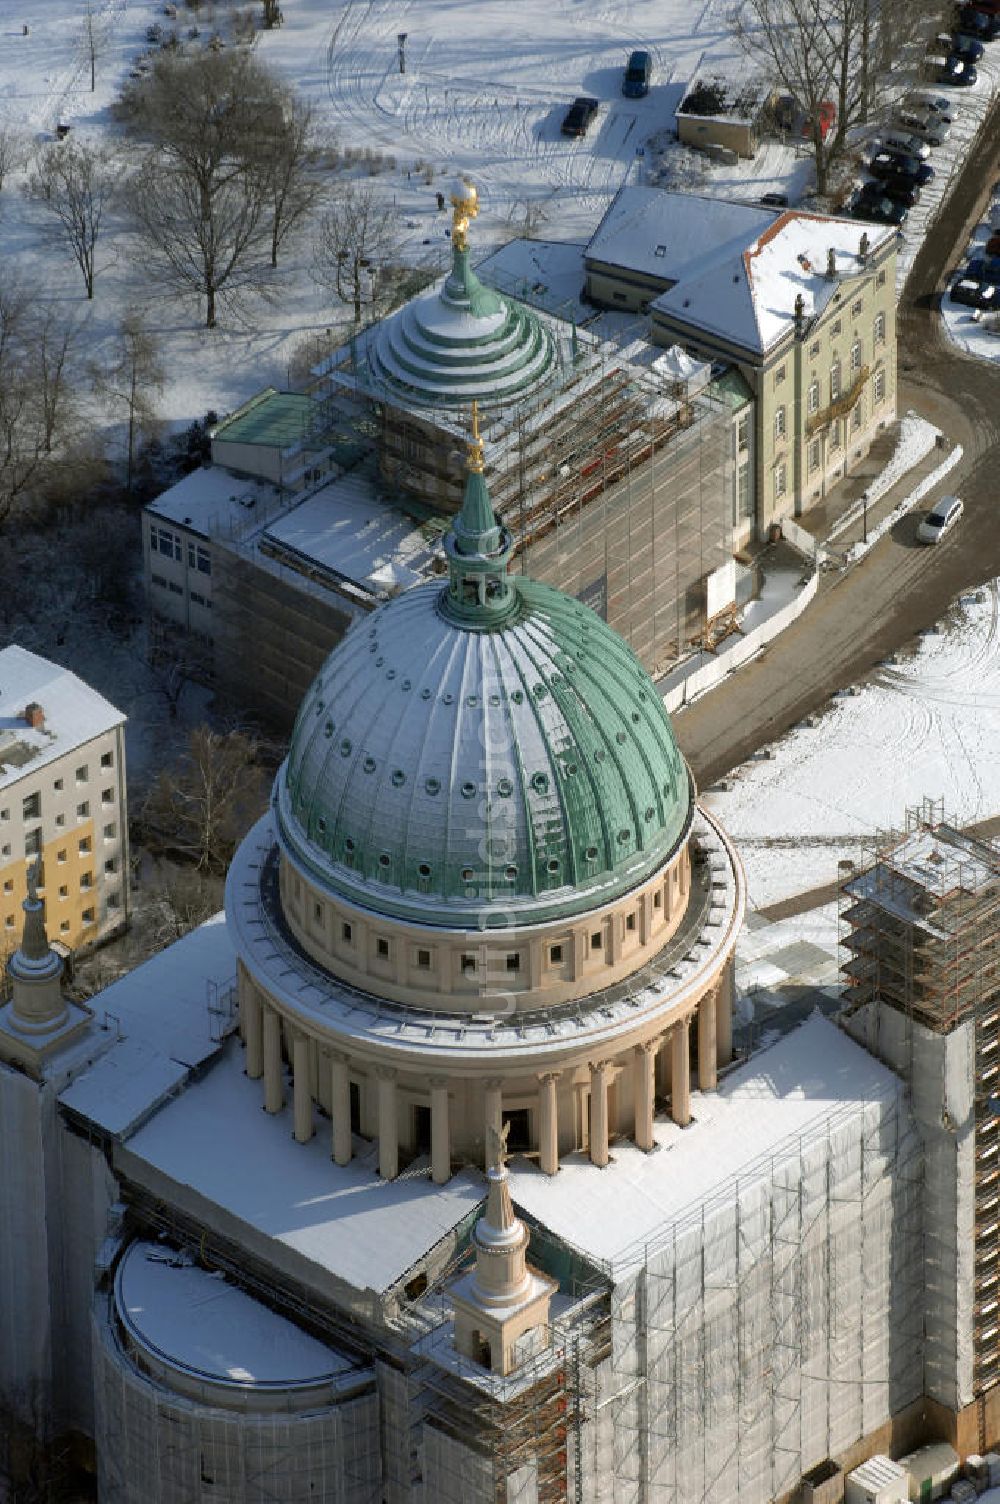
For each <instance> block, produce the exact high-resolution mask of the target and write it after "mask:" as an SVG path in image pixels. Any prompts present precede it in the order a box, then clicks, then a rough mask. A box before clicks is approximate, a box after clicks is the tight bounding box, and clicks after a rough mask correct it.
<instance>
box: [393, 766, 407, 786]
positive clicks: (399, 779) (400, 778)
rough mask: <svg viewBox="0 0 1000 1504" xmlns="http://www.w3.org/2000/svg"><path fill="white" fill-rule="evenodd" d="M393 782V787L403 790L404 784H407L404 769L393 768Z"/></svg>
mask: <svg viewBox="0 0 1000 1504" xmlns="http://www.w3.org/2000/svg"><path fill="white" fill-rule="evenodd" d="M392 782H393V786H394V787H395V788H397V789H401V788H402V787H403V784H404V783H405V782H406V774H405V773H404V772H403V770H402V768H393V770H392Z"/></svg>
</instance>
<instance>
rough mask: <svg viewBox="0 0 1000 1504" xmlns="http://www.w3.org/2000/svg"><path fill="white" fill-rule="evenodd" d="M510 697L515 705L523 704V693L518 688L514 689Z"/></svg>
mask: <svg viewBox="0 0 1000 1504" xmlns="http://www.w3.org/2000/svg"><path fill="white" fill-rule="evenodd" d="M511 699H512V700H513V702H514V704H515V705H523V704H524V694H523V692H522V691H521V690H520V689H515V691H514V693H513V694H512V695H511Z"/></svg>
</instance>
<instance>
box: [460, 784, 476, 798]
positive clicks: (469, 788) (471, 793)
mask: <svg viewBox="0 0 1000 1504" xmlns="http://www.w3.org/2000/svg"><path fill="white" fill-rule="evenodd" d="M475 797H476V785H475V784H474V783H470V781H469V780H468V779H466V781H465V782H464V783H463V784H462V798H463V799H474V798H475Z"/></svg>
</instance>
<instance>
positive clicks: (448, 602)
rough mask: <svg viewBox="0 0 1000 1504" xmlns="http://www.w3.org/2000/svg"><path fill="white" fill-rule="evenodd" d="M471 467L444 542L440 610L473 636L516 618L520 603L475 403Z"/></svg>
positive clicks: (510, 547) (508, 539)
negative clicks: (443, 587) (445, 580)
mask: <svg viewBox="0 0 1000 1504" xmlns="http://www.w3.org/2000/svg"><path fill="white" fill-rule="evenodd" d="M467 463H468V466H469V471H468V474H467V475H466V477H465V495H464V497H463V499H462V505H461V508H460V510H459V513H458V516H457V517H456V518H455V521H454V522H453V523H452V525H451V527H450V528H449V529H448V531H447V532H446V533H445V536H444V548H445V553H446V554H447V555H448V575H449V582H448V589H447V591H445V592H444V594H443V595H442V596H441V597H440V609H441V612H442V615H444V616H446V617H447V618H448V620H449V621H453V622H456V623H458V624H459V625H461V626H465V627H467V628H469V629H470V630H476V631H492V630H494V629H495V628H497V627H499V626H501V625H502V624H503V623H505V622H509V621H510V620H511V619H512V618H513V616H514V615H515V613H516V612H517V611H518V610H519V609H520V602H519V598H518V595H517V592H516V591H515V589H514V586H513V582H512V581H511V580H510V579H509V578H508V575H507V565H508V564H509V562H510V556H511V554H512V553H513V551H514V544H513V540H512V538H511V536H510V533H509V532H508V531H507V529H506V528H505V527H501V525H500V523H499V522H498V521H497V518H496V513H495V512H494V511H493V503H492V501H491V500H490V493H489V491H488V489H487V486H486V477H485V476H484V474H483V445H482V441H481V439H480V437H479V409H478V405H477V404H476V403H475V402H474V403H473V404H472V442H471V443H470V445H469V454H468V461H467Z"/></svg>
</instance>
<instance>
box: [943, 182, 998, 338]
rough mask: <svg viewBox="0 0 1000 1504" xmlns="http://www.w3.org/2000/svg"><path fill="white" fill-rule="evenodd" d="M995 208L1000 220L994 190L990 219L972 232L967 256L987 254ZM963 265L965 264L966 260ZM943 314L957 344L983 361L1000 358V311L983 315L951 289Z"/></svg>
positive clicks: (949, 333) (946, 325)
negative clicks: (965, 304)
mask: <svg viewBox="0 0 1000 1504" xmlns="http://www.w3.org/2000/svg"><path fill="white" fill-rule="evenodd" d="M994 211H995V212H996V214H997V215H998V222H1000V192H994V194H993V200H992V202H991V204H990V205H989V208H988V210H987V218H986V219H984V220H983V221H982V222H981V223H980V224H978V225H977V226H976V228H975V230H974V231H973V232H972V238H971V240H970V241H969V244H968V248H967V250H966V257H967V258H971V257H973V256H982V255H984V254H985V250H986V242H987V241H988V240H989V238H990V236H991V235H992V234H993V233H994V232H993V229H992V227H991V225H990V214H991V213H993V212H994ZM962 264H963V265H964V261H963V263H962ZM941 316H942V318H943V319H944V326H945V329H946V330H947V332H948V336H949V338H950V339H952V340H954V342H955V344H956V345H959V346H961V348H962V349H963V350H967V351H968V352H969V354H970V355H977V356H978V357H979V358H980V360H1000V312H998V313H991V314H988V315H986V316H980V315H979V314H978V312H977V311H976V310H974V309H972V308H965V307H963V306H962V304H960V303H956V302H955V301H954V299H953V298H952V296H951V289H950V288H949V290H948V291H947V292H946V293H945V295H944V297H943V298H942V299H941Z"/></svg>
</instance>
